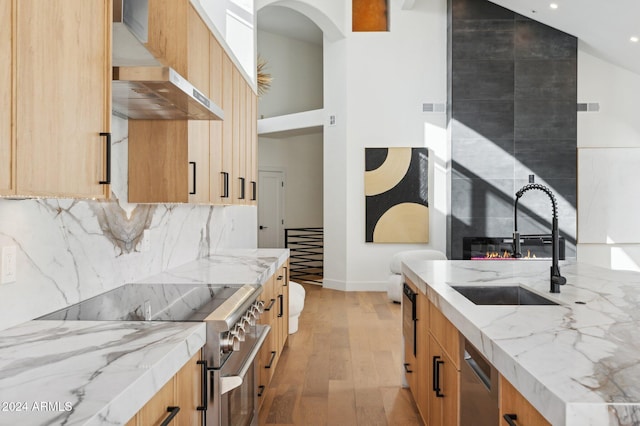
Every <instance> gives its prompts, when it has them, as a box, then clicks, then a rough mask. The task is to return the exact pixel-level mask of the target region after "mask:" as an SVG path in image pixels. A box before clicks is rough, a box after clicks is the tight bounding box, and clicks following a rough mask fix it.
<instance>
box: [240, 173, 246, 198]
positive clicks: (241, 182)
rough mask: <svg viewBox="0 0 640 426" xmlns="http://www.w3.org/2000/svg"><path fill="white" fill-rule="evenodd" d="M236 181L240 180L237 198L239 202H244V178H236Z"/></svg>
mask: <svg viewBox="0 0 640 426" xmlns="http://www.w3.org/2000/svg"><path fill="white" fill-rule="evenodd" d="M238 180H240V196H239V197H238V199H239V200H244V187H245V184H244V182H245V178H243V177H240V178H238Z"/></svg>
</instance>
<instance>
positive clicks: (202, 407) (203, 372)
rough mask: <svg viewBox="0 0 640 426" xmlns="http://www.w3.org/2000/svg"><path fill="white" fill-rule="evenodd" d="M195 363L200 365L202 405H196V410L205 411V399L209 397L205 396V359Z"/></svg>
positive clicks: (206, 371) (206, 369)
mask: <svg viewBox="0 0 640 426" xmlns="http://www.w3.org/2000/svg"><path fill="white" fill-rule="evenodd" d="M197 364H198V365H201V366H202V405H199V406H198V407H196V410H198V411H207V400H208V399H209V397H208V396H207V373H208V372H209V369H208V368H207V361H206V360H202V361H198V362H197Z"/></svg>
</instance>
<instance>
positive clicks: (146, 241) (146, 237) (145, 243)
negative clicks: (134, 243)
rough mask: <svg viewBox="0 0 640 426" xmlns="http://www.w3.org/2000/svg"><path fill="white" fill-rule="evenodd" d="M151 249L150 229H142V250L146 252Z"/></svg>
mask: <svg viewBox="0 0 640 426" xmlns="http://www.w3.org/2000/svg"><path fill="white" fill-rule="evenodd" d="M150 249H151V231H150V230H148V229H145V230H144V231H142V251H143V252H146V251H149V250H150Z"/></svg>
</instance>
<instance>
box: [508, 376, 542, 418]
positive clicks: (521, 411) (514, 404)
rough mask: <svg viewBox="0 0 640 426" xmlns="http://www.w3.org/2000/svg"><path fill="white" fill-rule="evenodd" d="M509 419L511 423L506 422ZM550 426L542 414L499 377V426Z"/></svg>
mask: <svg viewBox="0 0 640 426" xmlns="http://www.w3.org/2000/svg"><path fill="white" fill-rule="evenodd" d="M507 418H508V419H510V420H511V422H512V423H509V421H508V420H507ZM510 424H516V425H518V426H551V423H549V422H548V421H547V420H546V419H545V418H544V417H542V414H540V412H539V411H538V410H536V409H535V407H534V406H533V405H531V404H530V403H529V401H527V400H526V399H525V397H524V396H522V394H521V393H520V392H518V391H517V390H516V388H514V387H513V385H512V384H511V383H509V381H508V380H507V379H505V378H504V377H502V376H500V426H508V425H510Z"/></svg>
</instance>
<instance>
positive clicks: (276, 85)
mask: <svg viewBox="0 0 640 426" xmlns="http://www.w3.org/2000/svg"><path fill="white" fill-rule="evenodd" d="M258 53H259V55H260V56H262V57H263V58H265V59H266V60H267V64H268V66H267V72H268V73H269V74H271V76H272V78H273V81H272V83H271V88H270V89H269V91H268V92H267V93H266V94H265V95H263V96H262V97H261V98H260V99H259V102H258V114H259V117H261V116H264V117H274V116H281V115H286V114H291V113H296V112H302V111H309V110H315V109H321V108H322V104H323V80H322V74H323V72H322V68H323V65H322V45H320V44H313V43H308V42H304V41H300V40H296V39H292V38H289V37H285V36H282V35H279V34H273V33H270V32H266V31H258ZM322 150H323V132H322V130H319V131H318V130H306V131H305V130H302V131H296V132H291V133H290V134H287V133H286V132H285V133H279V134H277V135H269V136H267V137H260V138H258V169H259V170H270V169H274V168H275V169H282V170H284V171H285V179H286V182H285V211H284V215H285V228H303V227H322V226H323V217H322V199H323V196H322V191H323V185H322V175H323V161H322Z"/></svg>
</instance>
